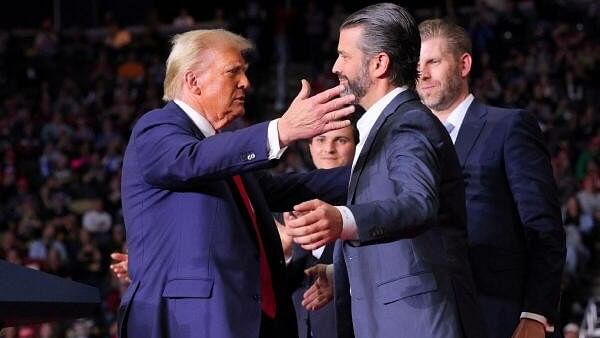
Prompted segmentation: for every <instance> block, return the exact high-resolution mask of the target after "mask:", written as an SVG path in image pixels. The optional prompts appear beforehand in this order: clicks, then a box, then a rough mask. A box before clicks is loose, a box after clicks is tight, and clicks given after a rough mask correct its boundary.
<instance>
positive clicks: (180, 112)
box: [165, 101, 206, 139]
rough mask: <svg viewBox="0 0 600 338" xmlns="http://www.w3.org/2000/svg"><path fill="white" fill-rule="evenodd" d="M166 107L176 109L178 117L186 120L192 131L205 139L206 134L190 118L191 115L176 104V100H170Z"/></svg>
mask: <svg viewBox="0 0 600 338" xmlns="http://www.w3.org/2000/svg"><path fill="white" fill-rule="evenodd" d="M165 109H168V110H172V111H174V112H175V115H176V116H177V117H178V118H180V119H182V120H183V121H185V123H186V125H187V126H188V127H189V128H190V129H191V130H192V133H193V134H194V136H196V137H197V138H199V139H203V138H205V137H206V136H204V134H202V132H201V131H200V129H199V128H198V126H196V124H195V123H194V121H192V119H190V117H189V116H187V114H186V113H185V112H184V111H183V109H181V108H180V107H179V106H178V105H177V104H175V102H173V101H170V102H169V103H167V104H166V106H165Z"/></svg>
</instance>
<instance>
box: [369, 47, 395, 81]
mask: <svg viewBox="0 0 600 338" xmlns="http://www.w3.org/2000/svg"><path fill="white" fill-rule="evenodd" d="M371 62H372V66H371V68H372V70H373V75H374V76H375V77H377V78H382V77H384V76H385V74H386V73H387V72H388V69H389V67H390V57H389V55H387V54H386V53H378V54H376V55H375V56H373V58H372V59H371Z"/></svg>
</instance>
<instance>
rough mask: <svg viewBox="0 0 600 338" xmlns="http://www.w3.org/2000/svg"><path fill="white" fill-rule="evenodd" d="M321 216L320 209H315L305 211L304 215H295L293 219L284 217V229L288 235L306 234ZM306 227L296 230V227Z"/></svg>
mask: <svg viewBox="0 0 600 338" xmlns="http://www.w3.org/2000/svg"><path fill="white" fill-rule="evenodd" d="M322 216H323V213H322V212H321V211H320V210H315V211H312V212H309V213H307V214H306V215H303V216H300V217H297V218H293V219H290V218H288V219H286V221H285V225H286V227H285V230H286V231H287V233H288V235H290V236H302V235H307V234H309V233H311V232H314V231H311V230H312V228H311V227H314V226H315V225H316V224H315V223H318V222H319V221H320V220H321V218H322ZM304 227H305V228H307V229H304V230H302V231H298V229H300V228H304Z"/></svg>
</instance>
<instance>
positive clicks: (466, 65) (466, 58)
mask: <svg viewBox="0 0 600 338" xmlns="http://www.w3.org/2000/svg"><path fill="white" fill-rule="evenodd" d="M472 64H473V59H472V58H471V54H469V53H463V55H461V56H460V58H459V59H458V66H459V67H460V76H461V77H463V78H466V77H468V76H469V73H471V65H472Z"/></svg>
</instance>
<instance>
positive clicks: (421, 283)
mask: <svg viewBox="0 0 600 338" xmlns="http://www.w3.org/2000/svg"><path fill="white" fill-rule="evenodd" d="M436 290H437V282H436V281H435V277H434V276H433V273H431V272H424V273H420V274H417V275H410V276H405V277H401V278H398V279H395V280H392V281H389V282H385V283H382V284H379V285H377V299H378V300H379V301H380V302H381V303H383V304H389V303H392V302H395V301H397V300H400V299H403V298H406V297H410V296H415V295H419V294H422V293H427V292H432V291H436Z"/></svg>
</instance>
